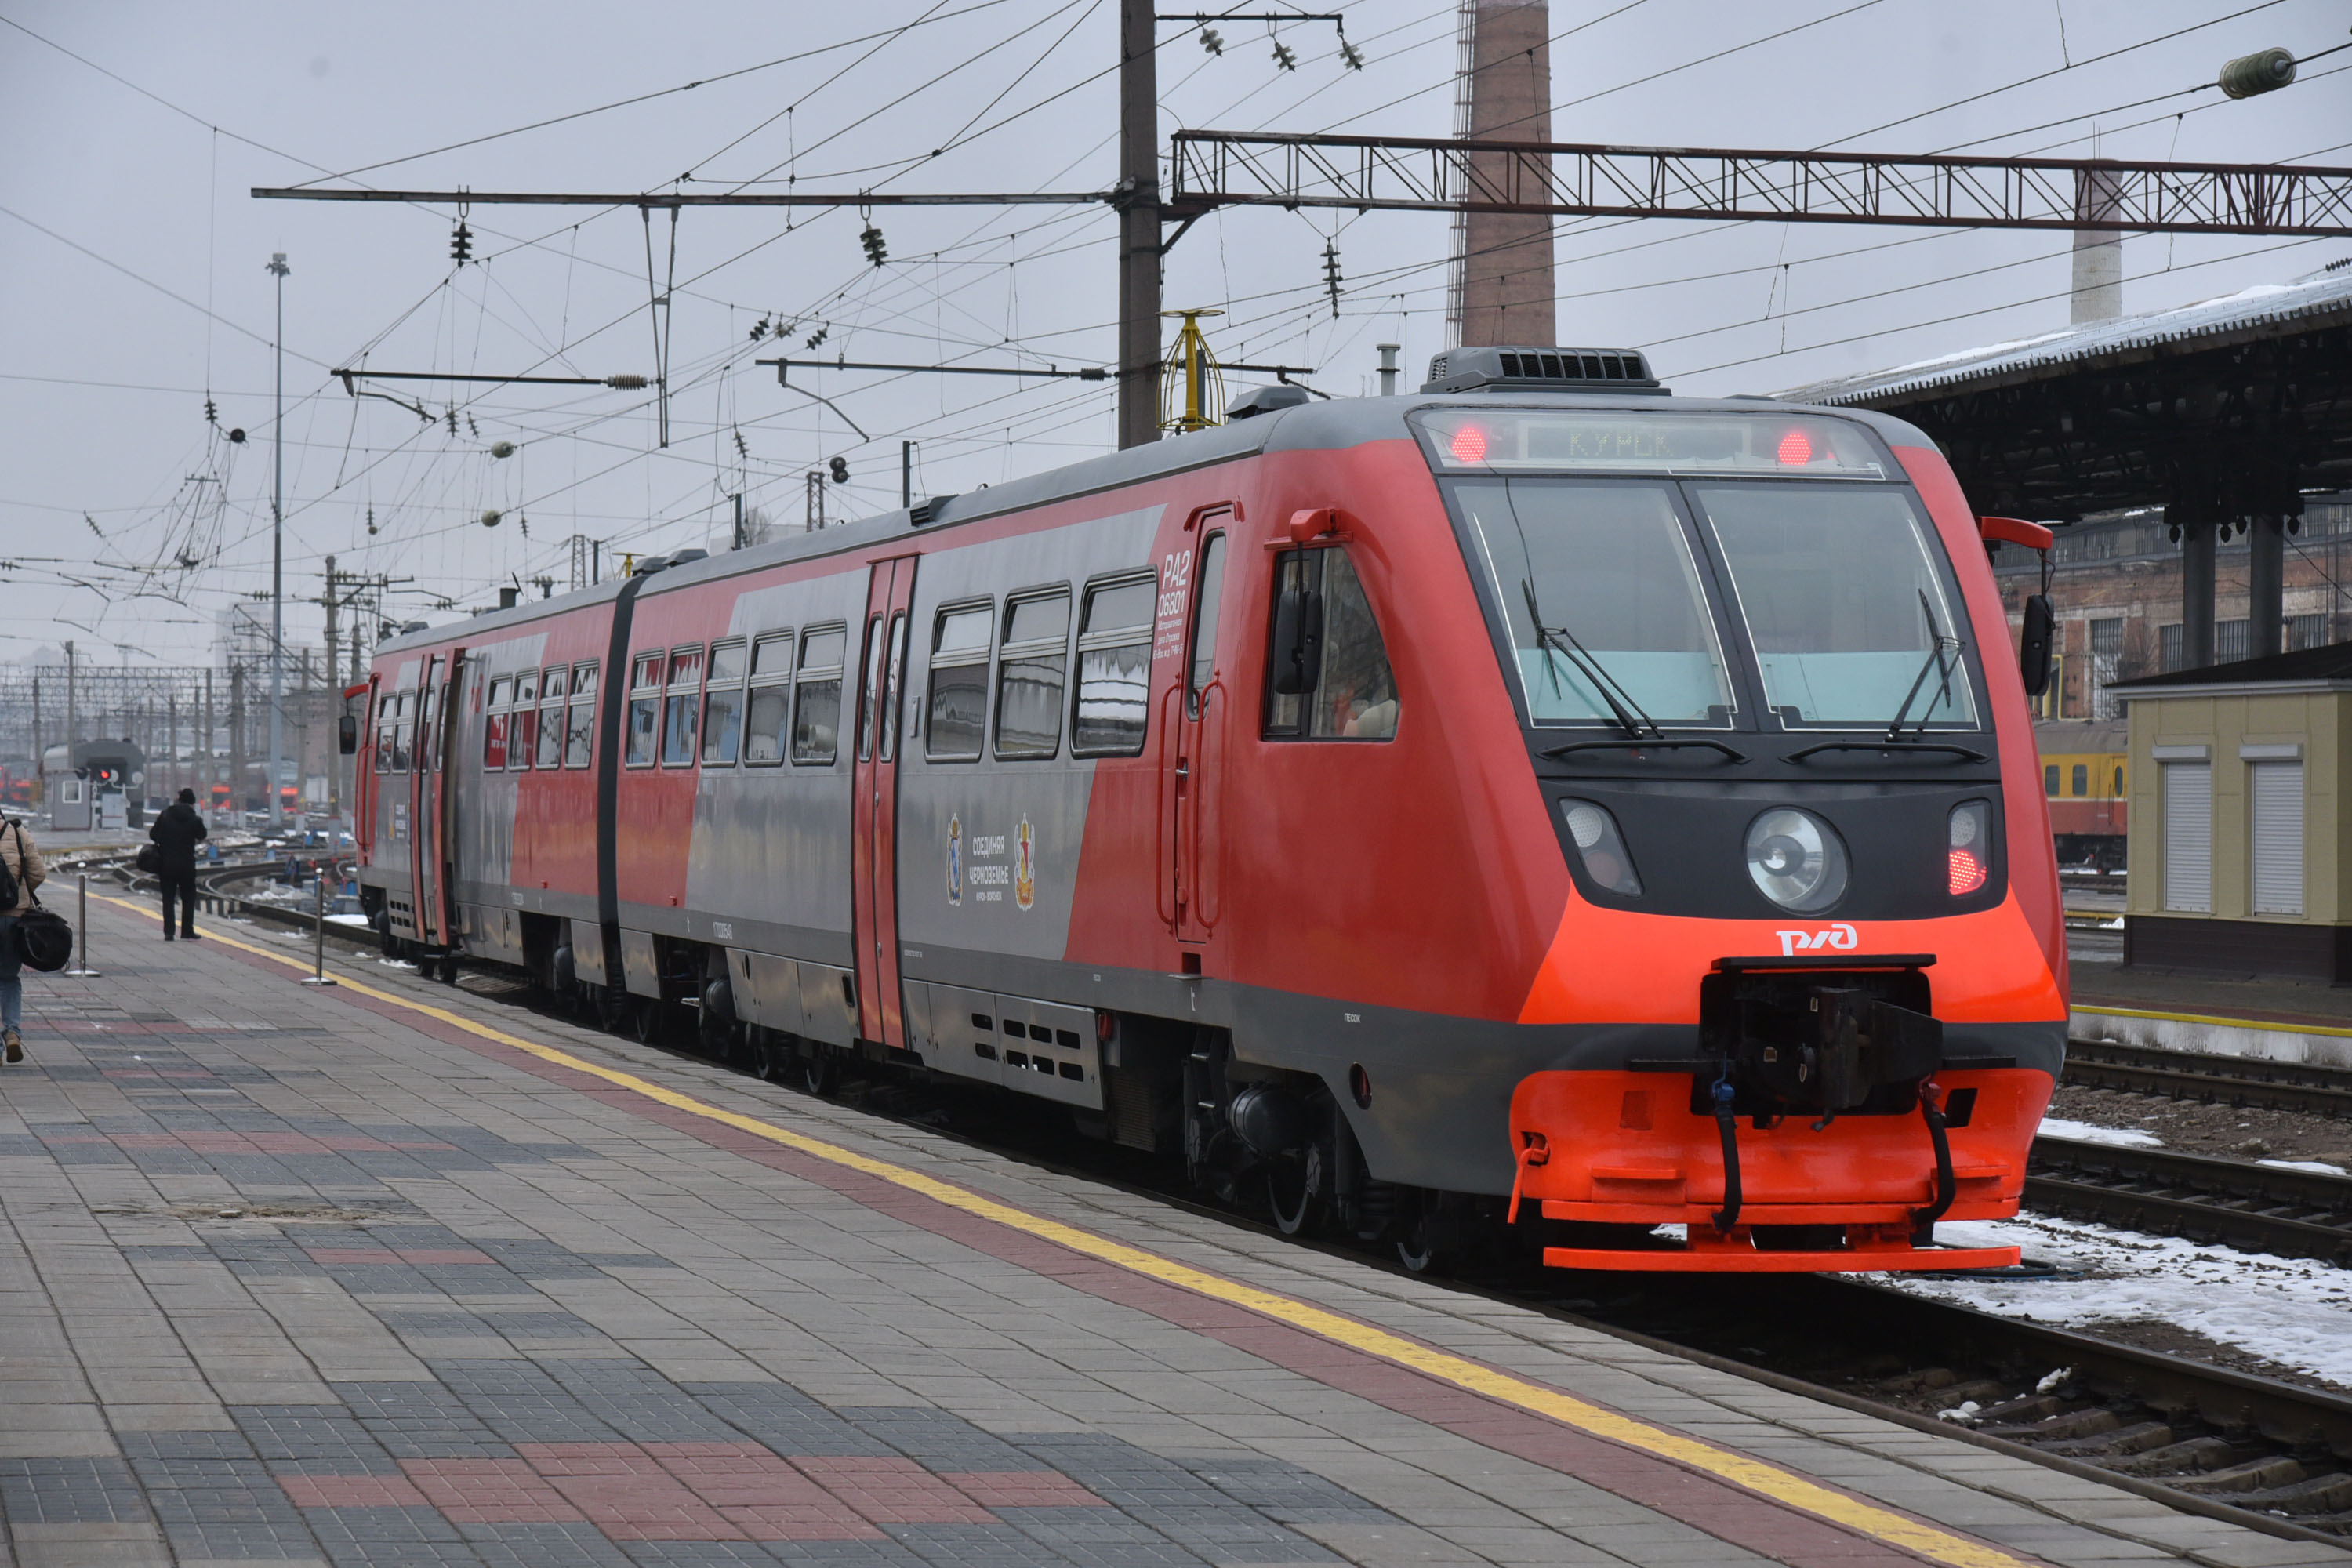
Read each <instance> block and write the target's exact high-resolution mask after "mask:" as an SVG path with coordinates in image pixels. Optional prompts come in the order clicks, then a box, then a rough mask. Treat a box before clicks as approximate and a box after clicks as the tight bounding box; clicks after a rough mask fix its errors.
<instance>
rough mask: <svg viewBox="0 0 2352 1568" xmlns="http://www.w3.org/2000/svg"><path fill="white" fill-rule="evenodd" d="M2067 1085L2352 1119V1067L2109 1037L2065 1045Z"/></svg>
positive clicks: (2071, 1041) (2210, 1103)
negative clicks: (2126, 1042)
mask: <svg viewBox="0 0 2352 1568" xmlns="http://www.w3.org/2000/svg"><path fill="white" fill-rule="evenodd" d="M2065 1081H2066V1082H2068V1083H2071V1084H2077V1085H2080V1086H2081V1087H2083V1088H2085V1089H2120V1090H2122V1091H2124V1092H2125V1093H2127V1094H2150V1095H2163V1096H2167V1097H2168V1098H2170V1099H2173V1100H2199V1101H2201V1102H2203V1103H2205V1104H2208V1105H2233V1106H2249V1107H2258V1108H2260V1109H2262V1110H2294V1111H2302V1112H2304V1113H2305V1114H2307V1115H2312V1116H2334V1117H2352V1068H2335V1067H2323V1066H2319V1065H2317V1064H2315V1063H2310V1062H2274V1061H2265V1060H2263V1059H2261V1058H2253V1057H2226V1056H2215V1055H2210V1054H2207V1053H2205V1052H2200V1051H2168V1050H2164V1049H2161V1048H2160V1047H2151V1046H2125V1045H2117V1044H2116V1043H2114V1042H2112V1041H2107V1040H2069V1041H2067V1042H2066V1075H2065Z"/></svg>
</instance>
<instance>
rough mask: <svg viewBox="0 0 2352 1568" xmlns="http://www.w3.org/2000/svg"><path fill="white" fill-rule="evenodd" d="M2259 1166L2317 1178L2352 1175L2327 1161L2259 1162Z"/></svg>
mask: <svg viewBox="0 0 2352 1568" xmlns="http://www.w3.org/2000/svg"><path fill="white" fill-rule="evenodd" d="M2254 1163H2255V1164H2257V1165H2268V1166H2269V1167H2270V1168H2271V1169H2272V1170H2273V1171H2308V1172H2310V1173H2312V1174H2313V1175H2315V1176H2346V1175H2352V1171H2347V1170H2346V1169H2345V1168H2344V1167H2343V1166H2341V1165H2331V1164H2329V1163H2327V1162H2326V1161H2325V1160H2257V1161H2255V1162H2254Z"/></svg>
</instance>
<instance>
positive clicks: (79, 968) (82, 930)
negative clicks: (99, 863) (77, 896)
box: [66, 871, 98, 980]
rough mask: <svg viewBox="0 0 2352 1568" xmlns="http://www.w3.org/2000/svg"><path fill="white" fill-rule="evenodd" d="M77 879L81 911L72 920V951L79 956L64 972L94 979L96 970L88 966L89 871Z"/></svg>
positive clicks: (81, 977) (77, 977) (80, 977)
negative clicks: (75, 918)
mask: <svg viewBox="0 0 2352 1568" xmlns="http://www.w3.org/2000/svg"><path fill="white" fill-rule="evenodd" d="M78 880H79V882H80V883H81V912H80V915H79V918H78V919H77V920H76V921H74V951H75V952H78V953H79V954H80V957H79V959H77V960H76V961H75V963H74V966H73V967H72V968H71V969H68V970H67V971H66V973H68V974H70V975H72V976H74V977H75V978H76V979H79V980H95V979H97V978H98V971H97V970H95V969H92V968H91V967H90V966H89V872H87V871H84V872H83V873H82V874H81V875H80V877H79V879H78Z"/></svg>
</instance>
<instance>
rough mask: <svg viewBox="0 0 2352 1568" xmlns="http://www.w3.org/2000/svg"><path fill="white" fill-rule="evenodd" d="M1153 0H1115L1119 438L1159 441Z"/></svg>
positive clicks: (1133, 443)
mask: <svg viewBox="0 0 2352 1568" xmlns="http://www.w3.org/2000/svg"><path fill="white" fill-rule="evenodd" d="M1154 5H1155V0H1119V8H1118V9H1119V18H1118V192H1117V194H1116V195H1115V196H1114V198H1113V202H1114V205H1117V206H1118V444H1119V446H1120V447H1122V448H1125V447H1143V446H1149V445H1150V443H1152V442H1154V441H1157V440H1158V439H1160V386H1159V381H1160V68H1159V58H1158V53H1157V38H1156V37H1155V34H1156V31H1157V29H1156V28H1155V26H1154V25H1153V22H1154V18H1153V16H1152V12H1153V9H1154Z"/></svg>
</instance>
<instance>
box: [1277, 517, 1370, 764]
mask: <svg viewBox="0 0 2352 1568" xmlns="http://www.w3.org/2000/svg"><path fill="white" fill-rule="evenodd" d="M1274 604H1275V614H1274V616H1273V620H1272V623H1271V624H1270V625H1269V626H1268V627H1267V650H1268V651H1267V658H1266V697H1265V734H1266V735H1267V736H1268V737H1269V738H1281V737H1290V738H1295V739H1298V740H1317V741H1389V740H1393V739H1395V738H1396V730H1397V689H1396V676H1395V673H1394V672H1393V671H1392V670H1391V668H1390V666H1389V655H1388V646H1387V644H1386V643H1385V642H1383V641H1382V640H1381V626H1380V622H1379V621H1378V620H1377V619H1375V618H1374V616H1373V615H1372V606H1371V603H1370V600H1368V599H1367V598H1365V596H1364V585H1363V584H1362V582H1361V581H1360V579H1359V578H1358V577H1357V575H1356V568H1355V563H1353V562H1351V561H1350V560H1349V558H1348V552H1347V551H1346V550H1345V549H1344V548H1341V547H1339V546H1327V547H1325V548H1323V549H1318V550H1290V551H1285V552H1283V553H1282V554H1280V555H1278V556H1276V558H1275V595H1274ZM1286 611H1287V613H1286ZM1294 616H1295V617H1297V624H1296V625H1295V626H1294V625H1292V624H1287V623H1289V622H1290V621H1291V619H1292V617H1294ZM1282 637H1295V638H1296V639H1297V647H1300V648H1304V649H1307V650H1309V651H1308V653H1307V657H1306V658H1305V659H1304V661H1303V662H1304V664H1305V665H1307V666H1309V667H1311V668H1307V669H1305V670H1303V671H1302V672H1301V673H1303V674H1306V675H1310V676H1311V677H1312V679H1311V681H1310V682H1308V683H1307V685H1306V686H1305V687H1304V688H1303V689H1297V690H1291V691H1282V690H1278V689H1276V688H1277V687H1278V686H1280V685H1283V684H1286V682H1283V681H1281V680H1280V679H1278V677H1279V676H1280V674H1281V673H1282V669H1283V668H1284V666H1285V665H1286V664H1287V665H1290V666H1294V667H1295V666H1297V665H1299V664H1300V663H1301V662H1302V661H1301V660H1300V659H1299V658H1298V657H1297V653H1296V652H1295V650H1293V649H1291V648H1286V647H1277V646H1276V642H1277V639H1279V638H1282Z"/></svg>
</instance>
